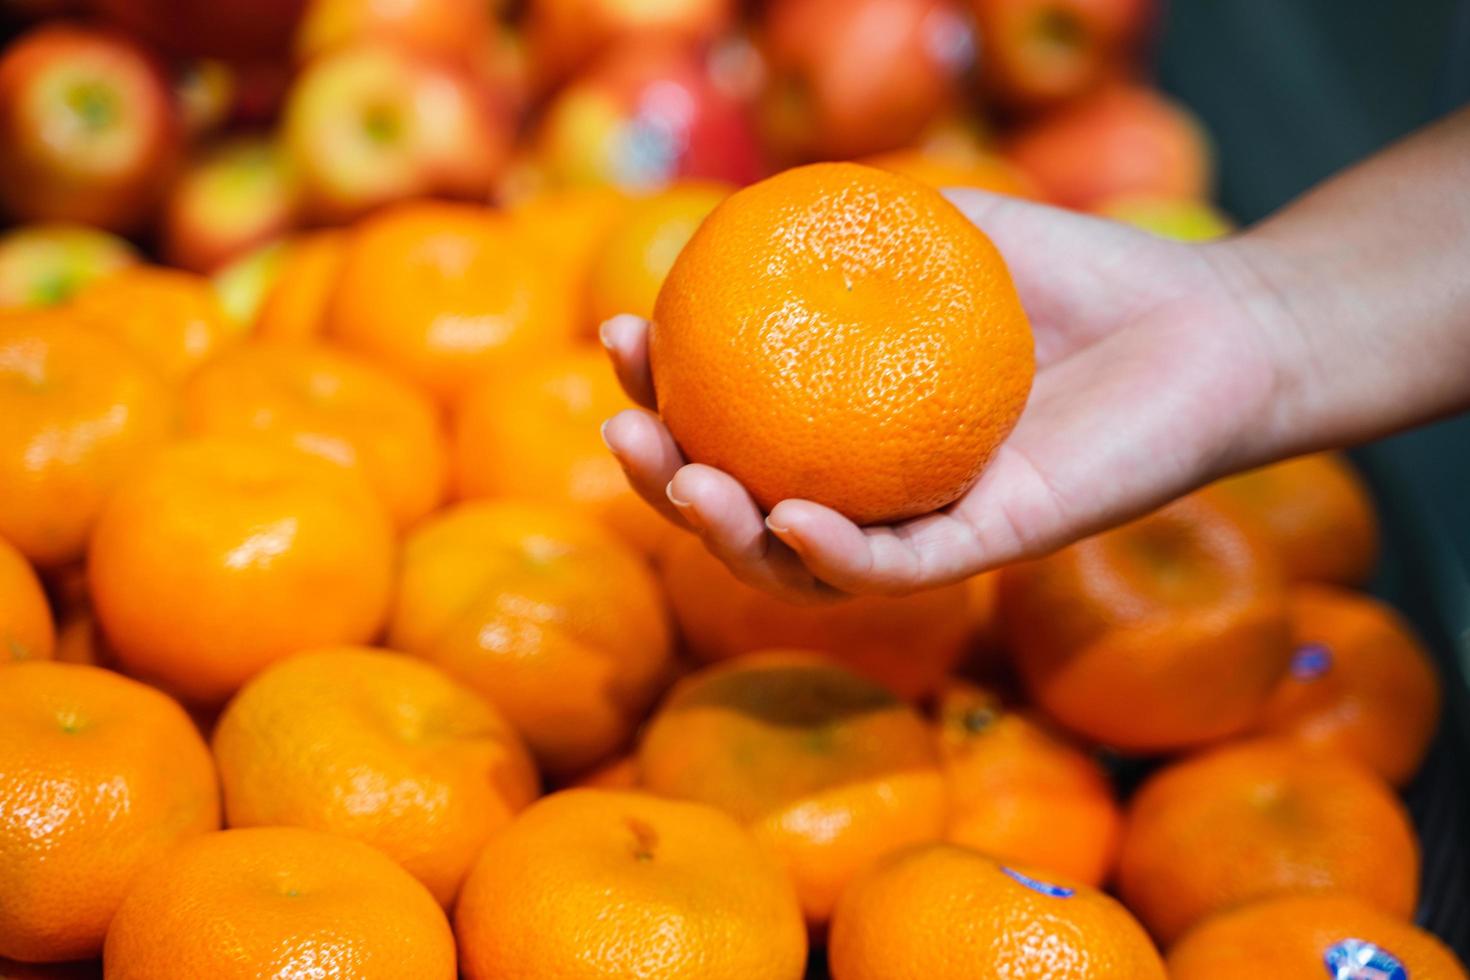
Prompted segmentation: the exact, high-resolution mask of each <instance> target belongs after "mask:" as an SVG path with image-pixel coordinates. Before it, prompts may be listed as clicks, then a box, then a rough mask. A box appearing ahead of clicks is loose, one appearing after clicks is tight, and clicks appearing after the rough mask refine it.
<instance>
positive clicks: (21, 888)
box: [0, 662, 219, 961]
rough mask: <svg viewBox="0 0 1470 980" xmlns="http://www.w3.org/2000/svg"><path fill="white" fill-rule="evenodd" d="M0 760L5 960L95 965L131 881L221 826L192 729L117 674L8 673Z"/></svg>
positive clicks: (32, 668)
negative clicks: (0, 761) (181, 845)
mask: <svg viewBox="0 0 1470 980" xmlns="http://www.w3.org/2000/svg"><path fill="white" fill-rule="evenodd" d="M0 759H4V760H5V763H4V765H3V766H0V881H4V882H5V887H4V888H0V956H7V957H10V958H12V959H19V960H27V961H54V960H71V959H81V958H83V957H89V956H96V955H97V954H98V953H99V952H100V951H101V949H102V937H103V934H104V933H105V932H106V931H107V924H108V922H109V921H110V920H111V919H112V915H113V912H114V911H116V909H117V906H118V903H119V902H121V901H122V898H123V893H124V891H125V890H126V889H127V888H128V886H129V885H130V884H131V883H132V882H133V880H134V879H135V878H136V877H137V876H138V875H139V874H140V873H143V872H144V871H145V869H147V868H149V867H150V866H151V865H152V864H153V863H154V862H155V861H157V860H158V859H159V858H160V857H162V856H163V855H164V854H165V853H167V852H168V851H169V850H170V849H171V848H173V847H174V846H176V845H177V844H178V843H179V842H180V841H182V840H185V839H186V838H189V837H191V836H193V835H196V834H202V833H205V832H206V831H209V830H213V829H214V828H216V827H218V826H219V802H218V799H217V792H218V791H217V790H216V788H215V778H214V766H213V765H212V764H211V762H210V760H209V750H208V749H206V748H205V746H204V742H203V740H202V739H201V738H200V737H199V733H198V732H197V731H195V729H194V725H193V723H192V722H190V721H189V716H188V715H186V714H184V711H183V709H181V708H180V707H179V706H178V705H177V704H175V703H174V702H173V701H170V700H169V699H168V698H167V697H165V696H164V695H162V694H160V693H159V692H157V691H155V690H153V689H152V688H149V687H144V686H143V685H142V684H139V683H138V682H136V681H132V680H129V679H127V678H126V677H122V676H119V675H118V674H114V673H111V672H109V671H105V670H99V669H98V668H95V667H83V666H79V665H77V664H58V663H48V662H39V663H25V664H9V665H6V666H3V667H0Z"/></svg>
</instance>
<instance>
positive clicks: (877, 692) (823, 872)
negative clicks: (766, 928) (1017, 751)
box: [638, 651, 947, 930]
mask: <svg viewBox="0 0 1470 980" xmlns="http://www.w3.org/2000/svg"><path fill="white" fill-rule="evenodd" d="M638 770H639V776H640V785H641V786H642V787H643V788H644V789H646V790H648V791H650V792H652V793H657V794H659V795H662V796H669V797H675V798H678V799H687V800H696V801H699V802H701V803H708V804H711V805H713V806H717V807H719V808H720V809H722V810H724V811H725V812H727V813H729V814H731V815H732V816H734V817H735V818H736V819H737V820H739V821H740V822H741V823H743V824H745V825H746V826H747V827H749V828H750V829H751V830H752V831H753V832H754V834H755V836H756V838H757V839H759V840H760V841H761V843H762V844H764V845H765V846H766V847H767V848H769V849H770V850H771V852H772V853H774V854H775V855H777V856H778V857H779V858H780V859H781V861H782V863H783V864H784V865H785V866H786V869H787V871H788V873H789V874H790V875H791V878H792V880H793V881H794V882H795V883H796V891H797V895H798V896H799V897H800V899H801V905H802V911H803V912H804V913H805V915H806V918H807V921H808V923H810V924H811V925H812V926H813V927H815V928H816V929H818V930H820V929H821V928H822V927H824V926H825V924H826V922H827V920H828V918H829V917H830V916H831V914H832V907H833V906H834V905H835V904H836V903H837V897H838V896H839V895H840V894H841V893H842V889H843V888H844V887H846V886H847V884H848V883H849V882H850V881H851V880H852V879H853V878H854V877H855V876H856V875H857V874H858V873H860V872H861V871H862V870H863V869H865V868H867V867H868V866H869V865H871V864H872V863H873V862H874V861H876V860H877V859H878V858H880V857H882V856H883V855H885V854H889V853H891V852H893V851H895V850H898V849H899V848H902V847H904V846H906V845H908V844H913V843H916V842H919V841H927V840H937V839H938V838H939V837H940V836H941V835H942V834H943V832H944V824H945V818H946V815H947V814H946V794H945V787H944V778H943V776H942V775H941V773H940V769H939V759H938V754H937V750H936V747H935V744H934V738H933V735H932V733H931V732H930V731H929V728H928V726H927V725H926V724H925V722H924V720H923V719H922V718H921V717H919V715H918V714H917V713H916V712H915V711H914V710H913V709H912V708H910V707H909V706H908V705H906V704H904V703H903V702H902V701H900V700H899V699H898V698H896V697H894V696H893V695H892V694H891V693H889V692H888V691H886V690H884V689H883V688H882V687H879V686H878V685H876V684H874V683H872V682H871V681H867V680H864V679H862V678H861V677H858V676H857V675H855V674H853V673H851V672H850V671H847V670H844V669H843V668H841V667H838V666H835V665H833V664H831V663H828V662H826V661H823V660H821V659H819V658H818V657H816V656H814V655H812V654H809V653H803V652H795V651H769V652H766V653H760V654H755V655H752V656H749V657H742V658H740V659H739V660H734V661H731V662H729V663H724V664H717V665H715V666H713V667H707V668H705V669H704V670H701V671H698V672H696V673H694V674H691V675H689V676H688V677H686V678H684V679H683V680H681V681H680V682H679V683H678V684H677V685H676V686H675V687H674V690H673V692H672V693H671V694H670V695H669V696H668V698H666V699H665V701H664V703H663V704H662V705H661V706H660V707H659V709H658V711H657V712H655V713H654V715H653V718H652V719H651V720H650V721H649V722H648V725H647V727H646V728H645V729H644V732H643V737H642V740H641V742H640V744H639V747H638Z"/></svg>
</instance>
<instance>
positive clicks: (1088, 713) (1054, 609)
mask: <svg viewBox="0 0 1470 980" xmlns="http://www.w3.org/2000/svg"><path fill="white" fill-rule="evenodd" d="M1000 588H1001V614H1002V618H1003V621H1004V625H1005V632H1006V636H1007V639H1008V642H1009V644H1010V646H1011V647H1012V649H1013V653H1014V658H1015V663H1016V667H1017V669H1018V670H1019V672H1020V675H1021V679H1022V680H1023V681H1024V682H1025V685H1026V688H1027V690H1028V691H1029V692H1030V693H1031V695H1032V697H1033V698H1034V699H1035V700H1036V702H1037V703H1038V704H1040V705H1041V706H1042V707H1043V708H1044V709H1046V711H1047V713H1049V714H1050V715H1052V716H1053V717H1054V718H1056V719H1057V720H1058V721H1060V722H1061V723H1062V724H1064V725H1066V726H1067V727H1068V728H1071V729H1073V730H1074V731H1077V732H1080V733H1081V734H1083V735H1086V736H1088V737H1089V738H1092V739H1096V740H1097V741H1100V742H1105V743H1107V744H1110V745H1113V746H1116V747H1118V748H1121V749H1126V750H1129V751H1134V752H1158V751H1165V750H1170V749H1181V748H1186V747H1189V746H1194V745H1199V744H1201V743H1205V742H1209V741H1212V740H1216V739H1220V738H1223V737H1225V736H1228V735H1234V734H1237V733H1239V732H1241V731H1243V730H1245V728H1246V727H1247V726H1249V725H1250V724H1251V723H1253V722H1254V721H1255V720H1256V717H1257V716H1258V715H1259V713H1260V711H1261V708H1262V707H1263V706H1264V705H1265V703H1266V700H1267V698H1269V697H1270V696H1271V692H1272V690H1273V689H1274V688H1275V686H1276V683H1277V682H1278V681H1279V680H1280V679H1281V677H1282V676H1283V675H1284V674H1285V673H1286V668H1287V664H1288V662H1289V660H1290V658H1291V644H1290V638H1289V635H1288V623H1287V614H1286V590H1285V587H1284V585H1283V583H1282V580H1281V572H1280V569H1279V568H1278V567H1277V564H1276V561H1275V556H1274V555H1273V554H1272V552H1271V549H1270V546H1269V545H1268V544H1266V543H1265V542H1264V541H1263V540H1261V539H1260V538H1259V536H1258V535H1256V534H1255V533H1254V532H1253V530H1252V529H1251V528H1250V527H1248V526H1246V525H1245V524H1243V523H1241V522H1240V521H1238V520H1236V519H1235V518H1234V516H1233V515H1232V514H1231V513H1230V512H1229V511H1226V510H1224V509H1222V508H1220V507H1217V506H1215V505H1213V504H1211V503H1209V502H1208V501H1205V500H1202V499H1200V498H1198V497H1186V498H1184V499H1183V500H1180V501H1176V502H1175V503H1173V504H1170V505H1169V506H1167V507H1165V508H1163V509H1162V510H1159V511H1157V512H1155V513H1154V514H1151V515H1149V516H1147V517H1144V518H1141V519H1140V520H1137V521H1134V522H1132V523H1130V524H1125V525H1123V526H1122V527H1119V528H1115V529H1113V530H1111V531H1105V532H1103V533H1102V534H1099V535H1096V536H1095V537H1091V538H1088V539H1086V540H1084V541H1081V542H1078V543H1077V544H1074V545H1072V546H1070V547H1068V548H1063V549H1062V550H1061V551H1058V552H1055V553H1054V554H1052V555H1050V556H1048V557H1045V558H1041V559H1039V560H1036V561H1032V562H1028V563H1025V564H1020V565H1015V566H1012V567H1011V568H1007V569H1006V570H1005V571H1003V572H1002V573H1001V586H1000Z"/></svg>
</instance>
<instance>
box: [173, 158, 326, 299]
mask: <svg viewBox="0 0 1470 980" xmlns="http://www.w3.org/2000/svg"><path fill="white" fill-rule="evenodd" d="M300 200H301V196H300V190H299V187H298V183H297V180H296V173H295V170H294V168H293V167H292V165H291V162H290V160H289V158H288V157H287V155H286V153H285V151H284V150H283V149H282V148H281V147H280V146H279V145H278V144H277V143H276V141H275V140H273V139H271V138H270V137H267V136H240V137H235V138H233V139H231V140H229V141H227V142H224V143H221V144H219V145H218V146H214V147H211V148H209V149H208V150H205V151H204V152H202V153H200V154H199V155H198V156H197V157H196V158H195V159H194V160H193V161H191V162H190V163H189V164H188V165H187V166H186V167H185V168H184V170H183V172H182V173H181V174H180V176H179V178H178V180H176V181H175V182H174V184H173V186H172V187H171V188H170V189H169V192H168V196H167V197H166V198H165V200H164V208H163V220H162V226H161V228H160V232H161V235H160V238H161V244H162V248H163V255H164V258H165V259H166V260H167V261H168V262H169V264H171V265H176V266H179V267H180V268H184V269H189V270H192V271H194V272H205V273H207V272H212V271H214V270H215V269H217V268H218V267H219V266H221V265H223V264H224V263H226V262H228V261H229V260H231V259H233V258H235V257H236V256H239V255H241V254H243V253H245V252H247V251H249V250H250V249H251V248H253V247H255V246H256V245H259V244H261V243H263V242H267V241H269V240H271V239H272V238H275V237H277V236H279V235H281V234H283V233H284V232H285V231H287V230H288V229H289V228H291V227H292V225H294V224H295V222H296V218H297V215H298V213H299V211H300Z"/></svg>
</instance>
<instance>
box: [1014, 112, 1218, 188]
mask: <svg viewBox="0 0 1470 980" xmlns="http://www.w3.org/2000/svg"><path fill="white" fill-rule="evenodd" d="M1008 152H1009V155H1010V157H1011V159H1012V160H1013V161H1015V162H1016V163H1017V164H1019V165H1020V167H1021V169H1023V170H1025V171H1026V172H1027V173H1029V174H1030V175H1031V176H1032V178H1033V179H1034V180H1035V181H1036V182H1037V183H1038V184H1039V185H1041V189H1042V191H1043V193H1045V194H1046V196H1047V197H1048V198H1049V199H1050V200H1051V201H1053V202H1055V203H1057V204H1060V205H1063V206H1064V207H1073V208H1083V209H1087V208H1090V207H1092V206H1094V205H1095V204H1097V203H1098V202H1100V201H1103V200H1106V199H1107V198H1113V197H1120V196H1123V195H1139V194H1144V195H1152V196H1158V197H1168V198H1195V199H1198V198H1203V197H1205V196H1207V195H1208V192H1209V190H1210V184H1211V180H1212V171H1213V167H1212V164H1211V160H1210V149H1209V144H1208V140H1207V138H1206V136H1205V132H1204V129H1203V127H1201V126H1200V124H1199V122H1198V121H1197V120H1196V119H1195V117H1194V116H1193V115H1192V114H1191V113H1190V112H1189V111H1188V110H1187V109H1185V108H1184V107H1183V106H1180V105H1178V104H1177V103H1175V102H1173V101H1171V100H1170V99H1167V98H1165V97H1164V96H1163V95H1161V94H1159V93H1158V92H1155V91H1152V90H1151V89H1147V88H1144V87H1142V86H1137V85H1124V84H1116V85H1110V86H1108V87H1106V88H1103V89H1101V90H1099V91H1098V92H1095V93H1093V94H1091V95H1087V96H1083V97H1082V98H1081V99H1080V100H1078V101H1077V102H1075V103H1072V104H1070V105H1067V106H1064V107H1063V108H1061V109H1059V110H1057V111H1056V112H1053V113H1051V114H1048V115H1046V116H1044V117H1042V118H1041V119H1038V120H1037V121H1036V122H1034V123H1031V124H1030V125H1028V126H1026V127H1024V128H1023V129H1021V130H1020V131H1019V132H1017V133H1016V134H1015V135H1014V136H1013V137H1012V139H1011V141H1010V144H1009V147H1008Z"/></svg>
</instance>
